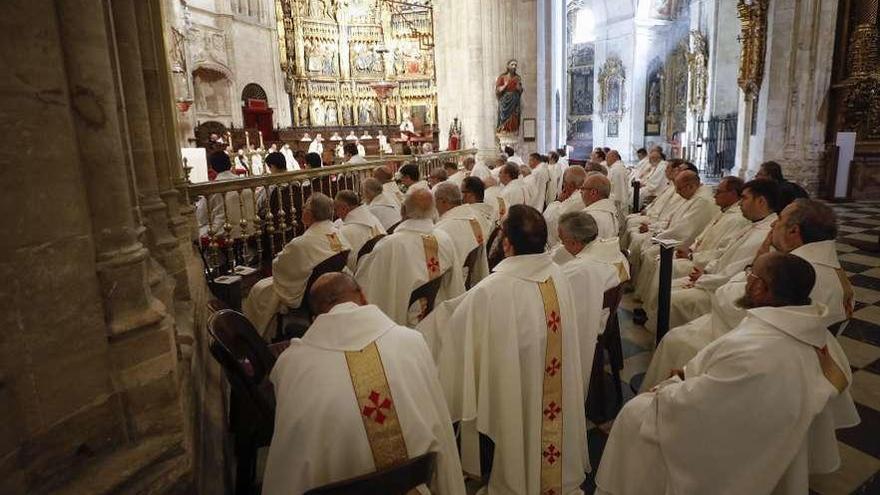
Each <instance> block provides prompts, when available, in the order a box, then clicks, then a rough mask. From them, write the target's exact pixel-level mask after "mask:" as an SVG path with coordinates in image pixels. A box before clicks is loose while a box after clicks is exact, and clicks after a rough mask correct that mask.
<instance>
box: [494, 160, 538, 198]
mask: <svg viewBox="0 0 880 495" xmlns="http://www.w3.org/2000/svg"><path fill="white" fill-rule="evenodd" d="M498 182H500V183H501V198H502V199H503V200H504V204H505V205H507V208H510V207H511V206H513V205H524V204H525V205H527V204H529V202H530V201H531V200H532V191H531V189H530V188H529V187H528V185H527V184H526V183H525V181H524V180H523V178H522V177H520V172H519V166H518V165H514V164H513V163H507V164H506V165H504V166H503V167H501V171H500V172H498Z"/></svg>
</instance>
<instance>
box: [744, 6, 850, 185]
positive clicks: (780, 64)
mask: <svg viewBox="0 0 880 495" xmlns="http://www.w3.org/2000/svg"><path fill="white" fill-rule="evenodd" d="M767 16H768V19H767V48H766V52H765V64H764V78H763V84H762V86H761V90H760V93H759V97H758V101H757V104H758V114H757V119H756V123H757V125H756V127H755V129H754V135H753V136H751V135H750V134H749V132H748V131H749V129H750V127H749V122H747V121H748V119H749V116H750V113H749V112H748V110H749V105H750V104H751V102H747V101H746V100H745V96H744V95H743V93H742V91H740V103H739V107H740V125H739V128H738V132H737V162H736V166H737V169H736V171H738V172H739V174H740V175H741V176H744V177H746V178H752V177H753V176H754V174H755V172H756V171H757V168H758V166H759V165H760V164H761V163H762V162H764V161H767V160H775V161H777V162H779V163H780V164H781V165H782V168H783V171H784V173H785V175H786V178H789V179H791V180H794V181H796V182H798V183H800V184H801V185H802V186H804V187H805V188H806V189H807V190H808V191H809V192H811V193H815V192H816V191H817V190H818V184H819V174H820V167H821V164H822V153H823V152H824V148H825V145H824V140H825V125H826V121H827V118H826V116H825V115H824V113H823V103H824V101H825V99H826V96H827V94H828V89H829V87H830V84H831V69H832V58H833V51H834V43H831V42H829V39H830V38H829V37H830V36H832V33H834V32H835V29H836V25H837V2H829V1H821V0H809V1H802V0H773V1H771V2H770V8H769V11H768V13H767Z"/></svg>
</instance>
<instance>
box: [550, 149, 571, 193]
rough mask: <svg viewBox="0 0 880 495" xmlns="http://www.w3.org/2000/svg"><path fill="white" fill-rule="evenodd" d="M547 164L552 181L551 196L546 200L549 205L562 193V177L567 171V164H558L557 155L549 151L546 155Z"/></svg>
mask: <svg viewBox="0 0 880 495" xmlns="http://www.w3.org/2000/svg"><path fill="white" fill-rule="evenodd" d="M547 164H548V168H549V169H550V178H551V180H552V181H553V194H552V195H551V196H550V197H548V198H547V202H548V203H549V202H550V201H552V200H553V199H556V198H557V197H558V196H559V194H561V193H562V176H563V174H565V171H566V170H568V162H565V163H562V162H560V160H559V153H557V152H555V151H551V152H550V153H549V154H548V155H547Z"/></svg>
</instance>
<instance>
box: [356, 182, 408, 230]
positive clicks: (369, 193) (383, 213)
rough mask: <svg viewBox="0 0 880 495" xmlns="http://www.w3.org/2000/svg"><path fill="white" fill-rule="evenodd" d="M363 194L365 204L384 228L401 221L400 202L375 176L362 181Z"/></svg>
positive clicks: (386, 228)
mask: <svg viewBox="0 0 880 495" xmlns="http://www.w3.org/2000/svg"><path fill="white" fill-rule="evenodd" d="M361 194H363V198H364V204H365V205H366V206H367V208H369V210H370V213H372V214H373V216H375V217H376V218H378V219H379V223H381V224H382V228H383V229H384V230H388V229H389V228H391V226H392V225H394V224H396V223H398V222H400V203H398V202H397V199H396V198H395V197H394V195H393V194H392V193H389V192H387V191H385V190H384V188H383V187H382V183H381V182H379V181H378V180H376V179H375V178H373V177H368V178H367V179H365V180H364V181H363V182H362V183H361Z"/></svg>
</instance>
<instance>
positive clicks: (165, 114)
mask: <svg viewBox="0 0 880 495" xmlns="http://www.w3.org/2000/svg"><path fill="white" fill-rule="evenodd" d="M134 3H135V9H136V24H137V30H138V35H139V37H138V38H139V47H140V56H141V67H140V70H141V74H142V77H143V86H144V94H145V96H146V99H145V102H146V107H147V114H148V116H149V133H150V135H151V136H152V145H153V156H152V160H153V163H154V164H155V167H154V170H153V171H152V173H153V174H154V175H155V177H156V184H157V187H158V194H159V197H161V198H162V200H163V203H164V204H165V206H166V211H165V215H164V216H165V220H166V222H167V228H168V229H170V233H173V234H174V235H175V236H176V238H177V239H176V240H175V243H174V244H175V245H174V249H173V250H172V251H171V252H169V253H168V254H167V255H166V256H165V257H164V266H165V270H166V271H167V272H168V274H169V275H171V276H172V277H174V279H175V281H176V285H175V293H176V294H177V295H178V296H185V294H186V292H187V290H188V283H187V280H186V270H185V266H184V261H183V254H182V253H181V252H180V250H178V249H176V247H177V241H180V242H181V243H186V242H188V241H189V228H188V226H187V221H186V219H185V218H184V217H183V216H181V215H180V210H181V206H180V198H179V192H178V191H177V189H176V188H175V181H177V180H180V177H181V175H182V168H181V160H180V153H179V151H178V150H177V146H176V145H175V143H176V138H175V133H174V129H176V127H177V122H176V119H175V108H174V107H173V106H172V101H173V100H174V95H173V94H172V90H171V82H170V80H169V74H170V69H169V67H168V61H167V57H166V53H167V51H166V50H165V43H164V38H163V37H162V28H163V26H162V21H161V5H160V4H159V3H158V2H157V1H156V0H149V1H137V2H134Z"/></svg>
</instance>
